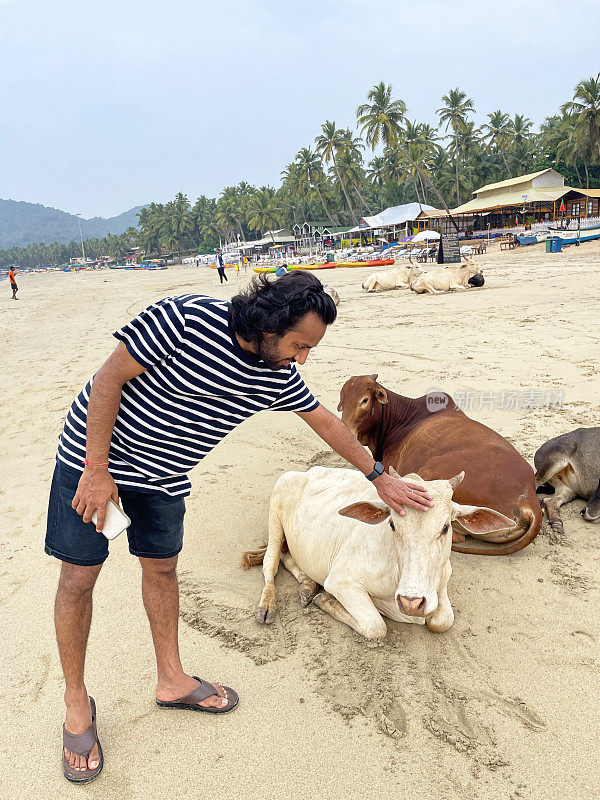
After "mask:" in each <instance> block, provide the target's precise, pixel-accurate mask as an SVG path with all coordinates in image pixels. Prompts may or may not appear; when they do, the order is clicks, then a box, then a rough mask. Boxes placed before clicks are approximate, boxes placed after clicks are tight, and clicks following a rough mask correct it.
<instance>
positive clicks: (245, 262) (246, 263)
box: [242, 255, 248, 272]
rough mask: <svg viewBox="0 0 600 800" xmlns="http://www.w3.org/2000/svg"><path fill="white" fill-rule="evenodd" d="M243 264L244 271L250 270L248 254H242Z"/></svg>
mask: <svg viewBox="0 0 600 800" xmlns="http://www.w3.org/2000/svg"><path fill="white" fill-rule="evenodd" d="M242 264H243V265H244V272H248V256H247V255H244V256H242Z"/></svg>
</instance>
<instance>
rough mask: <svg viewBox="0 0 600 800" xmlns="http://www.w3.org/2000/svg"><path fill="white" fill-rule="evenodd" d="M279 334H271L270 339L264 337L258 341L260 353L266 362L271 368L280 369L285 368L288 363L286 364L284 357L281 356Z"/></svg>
mask: <svg viewBox="0 0 600 800" xmlns="http://www.w3.org/2000/svg"><path fill="white" fill-rule="evenodd" d="M279 339H280V337H279V336H269V338H268V339H265V338H264V337H263V339H262V340H261V341H260V342H259V343H258V355H259V356H260V358H262V360H263V361H264V362H265V364H266V365H267V367H268V368H269V369H273V370H278V369H285V368H286V367H287V364H284V363H283V361H284V359H282V358H281V355H280V353H279ZM288 360H289V361H293V359H291V358H290V359H287V358H286V359H285V361H288Z"/></svg>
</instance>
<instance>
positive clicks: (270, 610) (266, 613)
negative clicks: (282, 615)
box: [254, 586, 277, 625]
mask: <svg viewBox="0 0 600 800" xmlns="http://www.w3.org/2000/svg"><path fill="white" fill-rule="evenodd" d="M275 597H276V596H275V590H274V589H271V588H270V587H268V586H265V588H264V589H263V593H262V595H261V598H260V603H259V604H258V608H257V609H256V614H255V615H254V616H255V618H256V621H257V622H259V623H260V624H261V625H265V624H266V625H270V624H271V623H272V622H273V620H274V619H275V616H276V614H277V600H276V599H275Z"/></svg>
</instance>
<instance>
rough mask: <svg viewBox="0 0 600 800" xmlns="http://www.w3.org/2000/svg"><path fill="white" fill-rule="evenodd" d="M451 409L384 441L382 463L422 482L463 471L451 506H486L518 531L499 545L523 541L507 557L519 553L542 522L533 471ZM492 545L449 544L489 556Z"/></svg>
mask: <svg viewBox="0 0 600 800" xmlns="http://www.w3.org/2000/svg"><path fill="white" fill-rule="evenodd" d="M421 400H423V402H424V398H419V401H421ZM417 402H418V401H417ZM452 406H453V403H452V404H450V408H449V409H444V410H441V411H438V412H437V413H427V414H425V415H423V418H422V419H421V420H420V421H417V420H415V421H414V423H413V425H412V426H411V427H410V428H409V429H408V431H406V430H405V431H403V432H402V434H401V435H396V436H394V435H393V433H392V435H388V436H386V437H385V444H384V445H383V448H382V451H383V452H382V455H383V463H384V465H385V466H386V467H389V466H390V465H391V466H393V467H394V469H395V470H396V471H397V472H398V473H399V474H400V475H406V474H408V473H411V472H415V473H417V474H418V475H420V476H421V477H422V478H423V480H436V479H438V480H439V479H444V478H445V479H450V478H451V477H452V476H453V475H456V474H458V473H459V472H460V471H461V470H464V471H465V478H464V480H463V482H462V483H461V484H460V486H459V487H458V488H457V490H456V492H455V495H454V499H455V500H456V502H457V503H464V504H466V505H486V506H489V507H490V508H494V509H496V510H497V511H500V512H501V513H502V514H505V515H506V516H508V517H512V518H513V519H514V520H515V522H516V523H517V525H518V527H517V528H516V529H515V530H513V531H511V532H510V533H509V534H505V535H504V537H503V538H502V543H509V542H512V543H513V544H512V546H513V547H514V546H515V545H516V544H517V541H518V540H522V539H523V538H524V537H526V541H524V543H520V546H518V547H514V550H512V551H511V552H514V551H515V550H518V549H521V547H524V546H526V544H529V542H530V541H532V540H533V539H534V538H535V536H536V535H537V532H538V531H539V528H540V525H541V519H542V514H541V509H540V505H539V502H538V500H537V495H536V493H535V480H534V473H533V470H532V468H531V467H530V466H529V464H528V463H527V462H526V461H525V459H524V458H523V457H522V456H521V454H520V453H519V452H518V451H517V450H516V449H515V448H514V447H513V446H512V445H511V443H510V442H509V441H508V440H507V439H505V438H504V437H503V436H501V435H500V434H498V433H496V431H494V430H492V429H491V428H488V427H486V426H485V425H482V424H481V423H480V422H477V421H476V420H472V419H470V418H469V417H467V416H466V414H464V413H463V412H462V411H460V410H458V409H456V408H454V409H452ZM479 545H481V547H478V546H479ZM498 546H499V545H498V544H496V543H494V544H487V543H485V542H481V543H479V542H477V543H473V542H469V543H467V544H465V545H462V546H461V545H460V544H456V543H455V545H454V549H455V550H459V551H463V552H493V551H494V550H496V551H497V550H498Z"/></svg>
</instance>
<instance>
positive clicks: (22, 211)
mask: <svg viewBox="0 0 600 800" xmlns="http://www.w3.org/2000/svg"><path fill="white" fill-rule="evenodd" d="M141 208H143V206H136V207H135V208H130V209H129V211H124V212H123V213H122V214H119V215H118V216H116V217H109V218H108V219H104V218H103V217H92V219H82V220H81V231H82V233H83V238H84V239H92V238H95V237H98V238H101V237H103V236H106V235H107V234H109V233H112V234H115V235H116V234H119V233H123V231H125V230H127V228H129V227H130V226H131V227H134V228H137V224H138V218H137V214H138V212H139V211H140V209H141ZM73 239H75V240H78V239H79V224H78V221H77V217H76V216H75V214H68V213H67V212H66V211H59V210H58V209H56V208H48V207H47V206H42V205H40V204H39V203H24V202H19V201H16V200H2V199H0V249H5V248H9V247H24V246H25V245H27V244H35V243H38V242H44V243H45V244H50V243H51V242H60V243H62V244H65V243H67V242H70V241H72V240H73Z"/></svg>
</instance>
